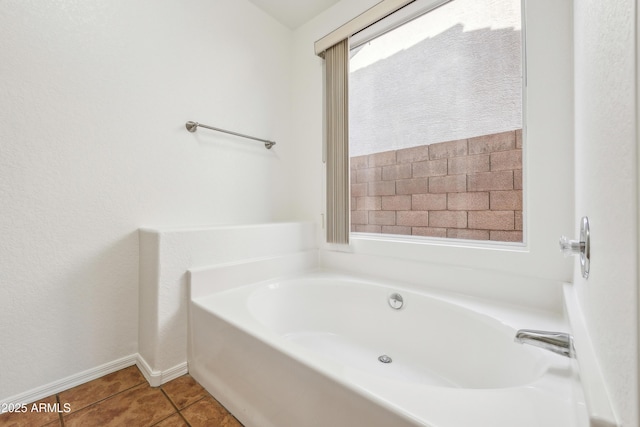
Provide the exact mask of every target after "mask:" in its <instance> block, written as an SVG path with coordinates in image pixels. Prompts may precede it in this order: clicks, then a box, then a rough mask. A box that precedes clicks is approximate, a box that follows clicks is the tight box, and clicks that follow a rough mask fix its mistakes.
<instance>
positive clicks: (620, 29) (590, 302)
mask: <svg viewBox="0 0 640 427" xmlns="http://www.w3.org/2000/svg"><path fill="white" fill-rule="evenodd" d="M574 8H575V9H574V13H575V24H574V28H575V73H576V81H575V96H576V103H575V109H576V118H575V126H576V218H575V223H576V224H578V220H579V218H580V217H581V216H583V215H588V216H589V219H590V223H591V236H592V246H591V272H590V277H589V279H588V280H584V279H583V278H582V277H581V275H580V270H579V268H576V270H575V273H574V277H575V284H576V287H577V292H578V296H579V300H580V303H581V306H582V311H583V313H584V316H585V318H586V322H587V326H588V328H589V332H590V333H591V339H592V342H593V346H594V348H595V351H596V355H597V357H598V361H599V363H600V366H601V370H602V373H603V376H604V379H605V383H606V385H607V388H608V390H607V391H608V393H609V396H610V398H611V401H612V404H613V409H614V412H615V413H616V416H617V417H618V419H619V421H620V422H621V423H622V425H624V426H637V425H640V414H639V408H640V400H639V391H638V383H639V380H640V379H639V366H638V365H639V363H640V359H639V352H638V349H639V346H638V328H639V327H640V324H639V321H638V318H639V317H638V238H639V237H638V135H637V131H638V128H637V126H638V124H637V118H638V105H637V99H638V98H637V91H638V80H637V78H638V77H637V76H638V64H637V61H638V50H637V49H638V45H637V41H636V34H637V25H638V24H637V21H636V13H637V10H636V9H637V8H638V4H637V2H636V1H633V0H611V1H607V2H603V1H597V0H586V1H579V2H575V4H574ZM575 233H576V234H575V235H576V236H577V230H576V231H575ZM576 264H577V263H576Z"/></svg>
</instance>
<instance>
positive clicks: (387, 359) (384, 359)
mask: <svg viewBox="0 0 640 427" xmlns="http://www.w3.org/2000/svg"><path fill="white" fill-rule="evenodd" d="M378 360H379V361H381V362H382V363H391V362H392V360H391V358H390V357H389V356H387V355H386V354H383V355H382V356H380V357H378Z"/></svg>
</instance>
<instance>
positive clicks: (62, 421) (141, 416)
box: [0, 366, 242, 427]
mask: <svg viewBox="0 0 640 427" xmlns="http://www.w3.org/2000/svg"><path fill="white" fill-rule="evenodd" d="M41 403H42V404H45V405H42V408H49V409H51V408H54V410H53V412H47V411H46V410H43V411H42V412H38V411H32V409H34V406H33V404H32V403H30V404H28V405H26V408H27V412H25V413H4V414H1V415H0V427H26V426H29V427H44V426H46V427H60V426H65V427H74V426H82V427H92V426H100V427H103V426H118V427H120V426H132V427H143V426H157V427H188V426H191V427H200V426H207V427H242V424H240V422H238V420H236V419H235V418H234V417H233V415H231V414H230V413H229V412H227V410H226V409H225V408H224V407H223V406H222V405H221V404H220V403H218V401H216V400H215V399H214V398H213V397H212V396H211V395H210V394H209V393H208V392H207V391H206V390H205V389H204V388H202V387H201V386H200V384H198V383H197V382H196V381H195V380H194V379H193V378H191V376H189V375H188V374H187V375H183V376H181V377H179V378H176V379H175V380H173V381H170V382H168V383H166V384H163V385H162V386H160V387H157V388H154V387H150V386H149V383H147V381H146V380H145V379H144V377H143V376H142V374H141V373H140V371H139V370H138V368H137V367H136V366H131V367H128V368H125V369H122V370H120V371H117V372H114V373H112V374H109V375H105V376H104V377H102V378H98V379H97V380H94V381H90V382H88V383H86V384H82V385H79V386H77V387H74V388H71V389H69V390H65V391H63V392H60V393H58V394H55V395H53V396H49V397H47V398H45V399H42V400H40V401H38V402H36V406H35V408H36V409H37V408H38V407H40V404H41ZM46 404H49V405H48V406H47V405H46ZM56 404H58V405H57V406H56ZM55 408H60V411H59V412H58V411H56V410H55ZM65 410H67V411H66V412H65Z"/></svg>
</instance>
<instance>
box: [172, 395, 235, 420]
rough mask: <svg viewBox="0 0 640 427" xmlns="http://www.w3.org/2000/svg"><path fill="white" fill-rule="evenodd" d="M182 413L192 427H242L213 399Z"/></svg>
mask: <svg viewBox="0 0 640 427" xmlns="http://www.w3.org/2000/svg"><path fill="white" fill-rule="evenodd" d="M180 413H181V414H182V416H183V417H184V418H185V419H186V420H187V422H188V423H189V424H190V425H191V427H213V426H215V427H242V424H240V422H238V420H236V419H235V418H234V417H233V415H231V414H230V413H229V412H227V410H226V409H225V408H224V407H223V406H222V405H221V404H220V403H218V401H217V400H215V399H214V398H212V397H205V398H204V399H201V400H199V401H197V402H196V403H194V404H193V405H191V406H189V407H187V408H186V409H183V410H182V411H180Z"/></svg>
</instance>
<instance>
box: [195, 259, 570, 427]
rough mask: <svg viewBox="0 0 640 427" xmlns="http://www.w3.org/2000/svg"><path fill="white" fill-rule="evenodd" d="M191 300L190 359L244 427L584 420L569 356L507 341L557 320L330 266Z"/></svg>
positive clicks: (534, 424) (461, 426) (548, 426)
mask: <svg viewBox="0 0 640 427" xmlns="http://www.w3.org/2000/svg"><path fill="white" fill-rule="evenodd" d="M192 286H193V284H192ZM394 294H399V295H401V298H402V306H401V307H399V308H398V306H399V305H400V303H399V298H398V297H397V296H396V295H394ZM392 296H393V298H391V297H392ZM189 310H190V317H189V319H190V320H189V322H190V326H189V329H190V336H189V371H190V372H191V375H192V376H193V377H194V378H195V379H196V380H197V381H198V382H200V383H201V384H202V385H203V386H204V387H205V388H206V389H207V390H208V391H209V392H210V393H211V394H212V395H213V396H215V397H216V399H218V400H219V401H220V402H221V403H222V404H223V405H224V406H226V407H227V408H228V409H229V410H230V411H231V412H232V413H233V414H234V415H235V416H236V417H237V418H238V419H239V420H240V421H241V422H242V423H243V424H244V425H245V426H247V427H253V426H255V427H266V426H277V427H288V426H295V427H298V426H367V427H371V426H381V427H382V426H385V427H386V426H394V427H396V426H431V427H470V426H474V427H475V426H480V427H482V426H487V427H489V426H491V427H500V426H504V427H513V426H518V427H528V426H531V427H540V426H544V427H553V426H557V427H560V426H562V427H572V426H579V425H581V424H582V423H579V422H578V420H579V418H580V417H579V416H577V415H576V414H577V413H578V412H579V411H580V406H581V403H580V401H579V399H578V398H576V396H575V395H574V391H575V389H576V381H578V379H577V378H576V376H575V374H573V373H572V372H573V371H572V365H571V364H572V363H573V362H574V361H572V360H570V359H567V358H563V357H561V356H558V355H555V354H553V353H550V352H545V351H544V350H540V349H538V348H534V347H530V346H525V345H520V344H517V343H515V342H514V335H515V333H516V330H517V329H518V328H525V327H531V328H538V327H539V326H543V327H544V328H547V329H549V328H553V327H557V329H559V330H567V329H566V328H567V326H566V325H565V324H564V323H563V321H562V319H561V318H557V317H554V316H550V317H549V316H545V315H542V314H541V313H535V312H528V311H527V310H524V309H522V308H518V307H509V306H506V305H504V306H499V305H495V304H491V303H488V302H485V301H481V300H479V299H473V298H464V297H462V296H455V295H446V294H443V293H435V292H431V293H429V292H426V291H424V290H420V289H416V288H415V286H414V287H412V286H408V285H403V284H392V283H386V282H381V281H377V280H372V279H363V278H358V277H353V276H349V275H345V274H340V273H336V272H328V271H313V272H308V273H304V274H299V275H294V276H289V277H284V278H279V279H272V280H267V281H256V283H252V284H246V285H244V286H240V287H237V288H233V289H223V290H220V291H217V292H210V293H204V294H203V293H202V292H192V296H191V301H190V307H189ZM385 362H387V363H385Z"/></svg>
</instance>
